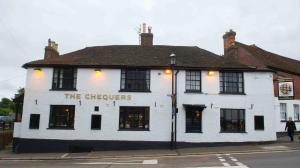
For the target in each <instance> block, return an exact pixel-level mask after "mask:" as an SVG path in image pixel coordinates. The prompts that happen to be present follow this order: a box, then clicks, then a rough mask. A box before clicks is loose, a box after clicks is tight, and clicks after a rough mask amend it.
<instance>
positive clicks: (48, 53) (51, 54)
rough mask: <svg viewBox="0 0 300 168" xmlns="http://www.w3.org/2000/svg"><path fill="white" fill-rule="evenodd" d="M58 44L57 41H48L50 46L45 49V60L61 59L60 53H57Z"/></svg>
mask: <svg viewBox="0 0 300 168" xmlns="http://www.w3.org/2000/svg"><path fill="white" fill-rule="evenodd" d="M57 48H58V44H57V43H55V41H51V39H48V46H46V47H45V55H44V59H45V60H46V59H52V58H57V57H59V52H58V51H57Z"/></svg>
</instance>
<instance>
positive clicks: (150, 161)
mask: <svg viewBox="0 0 300 168" xmlns="http://www.w3.org/2000/svg"><path fill="white" fill-rule="evenodd" d="M157 163H158V161H157V160H143V164H157Z"/></svg>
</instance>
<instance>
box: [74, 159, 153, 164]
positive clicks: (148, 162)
mask: <svg viewBox="0 0 300 168" xmlns="http://www.w3.org/2000/svg"><path fill="white" fill-rule="evenodd" d="M73 164H79V165H140V164H142V165H154V164H158V161H157V160H154V159H153V160H128V161H117V162H80V163H73Z"/></svg>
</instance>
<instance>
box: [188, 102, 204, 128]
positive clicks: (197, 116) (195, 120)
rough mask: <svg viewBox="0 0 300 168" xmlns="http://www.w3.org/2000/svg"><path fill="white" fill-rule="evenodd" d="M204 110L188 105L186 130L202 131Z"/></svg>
mask: <svg viewBox="0 0 300 168" xmlns="http://www.w3.org/2000/svg"><path fill="white" fill-rule="evenodd" d="M202 111H203V108H199V107H198V108H197V107H186V108H185V112H186V115H185V116H186V120H185V131H186V132H202Z"/></svg>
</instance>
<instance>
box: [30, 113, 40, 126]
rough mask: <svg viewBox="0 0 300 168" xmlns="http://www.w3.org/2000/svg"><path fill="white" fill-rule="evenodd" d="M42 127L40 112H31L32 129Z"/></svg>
mask: <svg viewBox="0 0 300 168" xmlns="http://www.w3.org/2000/svg"><path fill="white" fill-rule="evenodd" d="M39 127H40V115H39V114H30V121H29V128H30V129H39Z"/></svg>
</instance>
